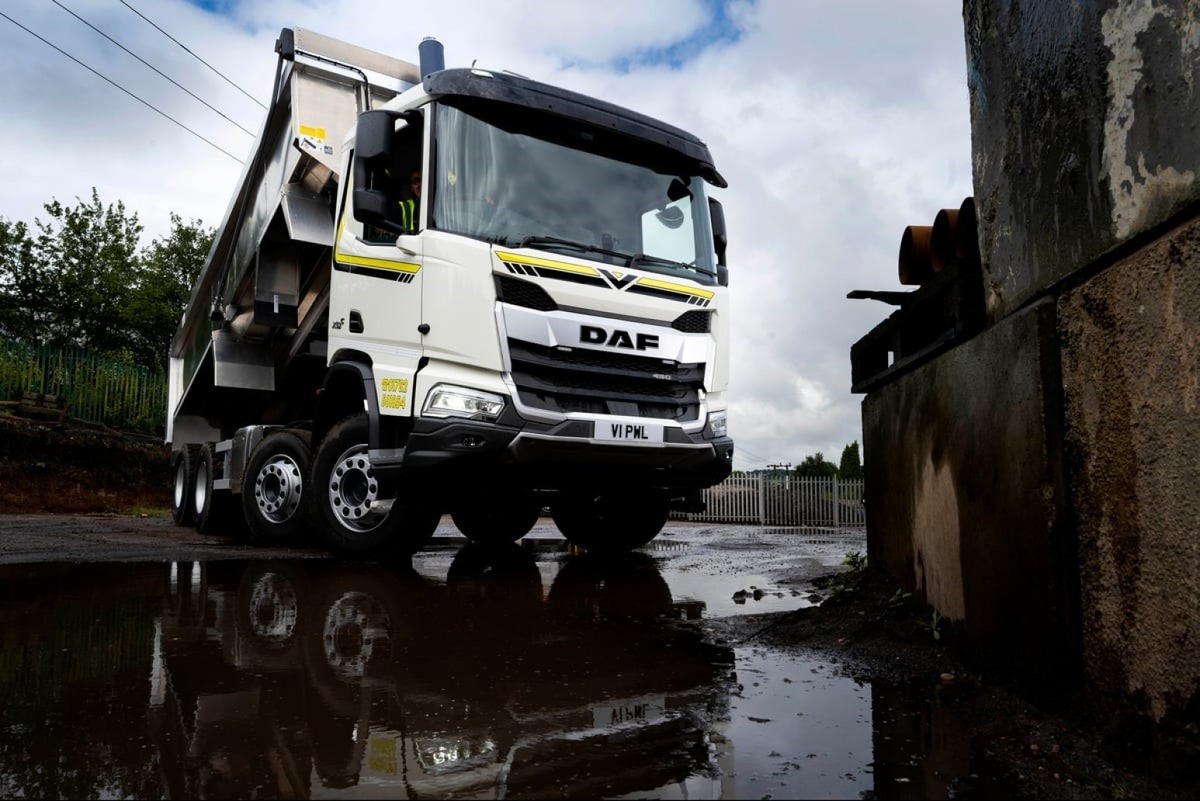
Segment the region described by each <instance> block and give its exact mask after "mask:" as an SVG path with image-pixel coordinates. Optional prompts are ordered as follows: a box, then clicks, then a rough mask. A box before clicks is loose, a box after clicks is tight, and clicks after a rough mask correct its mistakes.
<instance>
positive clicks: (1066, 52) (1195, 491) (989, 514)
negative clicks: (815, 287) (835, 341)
mask: <svg viewBox="0 0 1200 801" xmlns="http://www.w3.org/2000/svg"><path fill="white" fill-rule="evenodd" d="M963 16H964V27H965V34H966V44H967V65H968V83H969V87H970V97H971V123H972V140H973V141H972V150H973V158H974V179H975V202H976V206H977V209H978V226H979V243H980V251H981V256H982V266H983V270H984V281H985V295H986V308H987V317H988V326H989V327H987V328H985V330H984V331H983V333H981V334H979V335H978V336H976V337H975V338H973V339H971V340H969V341H967V342H965V343H962V344H959V345H957V346H956V347H954V348H953V349H951V350H949V351H947V352H945V353H943V354H941V355H939V356H937V357H935V358H934V359H933V360H931V361H930V362H928V363H926V364H924V365H922V366H920V367H919V368H918V369H916V370H915V371H913V372H911V373H909V374H907V375H904V376H902V377H900V378H898V379H896V380H894V381H893V382H891V383H889V384H887V385H885V386H882V387H880V388H878V389H875V390H873V391H872V392H871V393H870V394H869V395H868V396H867V397H866V398H865V399H864V401H863V447H864V455H865V463H866V471H867V490H866V491H867V512H868V557H869V559H870V560H871V561H872V562H873V563H876V564H882V565H883V566H885V567H886V568H887V569H888V570H889V571H890V572H892V573H893V574H894V575H896V576H897V577H898V578H900V579H901V581H902V582H904V583H905V584H906V585H907V586H908V587H909V588H910V589H913V590H914V591H915V592H917V593H918V597H920V598H922V599H924V600H927V601H928V602H930V603H931V604H933V605H934V606H935V607H936V608H937V609H939V610H940V611H941V612H942V614H944V615H946V616H948V617H951V618H953V619H956V620H961V621H962V624H961V625H962V629H963V631H964V632H965V634H966V635H967V639H968V642H969V643H971V644H972V645H973V646H974V647H975V649H976V652H977V653H978V654H979V655H982V656H983V657H984V658H986V659H987V660H988V662H989V663H990V664H991V665H992V666H993V667H1000V668H1004V669H1007V670H1008V671H1010V672H1012V673H1013V674H1014V675H1015V676H1016V677H1017V678H1019V679H1021V680H1022V681H1023V683H1025V684H1027V685H1029V684H1037V683H1039V682H1040V681H1041V680H1042V679H1043V678H1050V679H1051V685H1053V684H1056V683H1057V684H1061V685H1064V689H1068V688H1069V689H1080V688H1081V689H1083V690H1084V691H1085V693H1086V694H1087V695H1088V696H1089V697H1090V699H1091V701H1092V702H1093V709H1094V710H1095V711H1097V712H1098V713H1099V714H1101V715H1103V714H1107V713H1109V712H1112V713H1124V712H1134V713H1138V714H1142V715H1146V716H1148V717H1149V718H1152V719H1155V720H1161V719H1163V718H1164V717H1165V716H1168V715H1169V714H1170V713H1172V712H1173V711H1179V710H1183V709H1185V708H1187V707H1188V706H1189V705H1191V706H1192V708H1193V709H1194V708H1195V705H1196V704H1197V703H1200V180H1198V178H1197V176H1198V174H1200V2H1183V0H1094V2H1074V3H1060V2H1052V1H1051V0H1041V1H1034V0H1025V1H1024V2H1022V1H1021V0H966V2H965V4H964V10H963ZM1066 696H1067V694H1065V693H1064V695H1063V697H1064V699H1065V697H1066Z"/></svg>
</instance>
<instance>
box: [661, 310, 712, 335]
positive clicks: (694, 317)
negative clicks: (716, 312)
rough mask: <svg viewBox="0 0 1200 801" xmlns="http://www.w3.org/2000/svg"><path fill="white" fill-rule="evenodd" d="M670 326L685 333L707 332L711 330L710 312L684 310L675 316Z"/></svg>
mask: <svg viewBox="0 0 1200 801" xmlns="http://www.w3.org/2000/svg"><path fill="white" fill-rule="evenodd" d="M671 327H672V328H674V329H675V330H676V331H682V332H683V333H685V334H707V333H709V332H710V331H712V312H710V311H690V312H684V313H683V314H681V315H679V316H678V317H676V318H675V321H674V322H673V323H671Z"/></svg>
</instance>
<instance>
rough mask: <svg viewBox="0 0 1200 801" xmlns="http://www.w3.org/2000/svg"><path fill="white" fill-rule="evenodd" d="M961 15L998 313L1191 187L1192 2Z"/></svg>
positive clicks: (1197, 46)
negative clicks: (963, 25)
mask: <svg viewBox="0 0 1200 801" xmlns="http://www.w3.org/2000/svg"><path fill="white" fill-rule="evenodd" d="M964 23H965V32H966V41H967V78H968V85H969V89H970V99H971V129H972V152H973V168H974V181H975V202H976V207H977V209H978V218H979V227H980V250H981V253H982V255H983V264H984V280H985V284H986V287H987V295H986V301H987V308H988V313H989V315H990V317H991V319H992V320H997V319H1000V318H1001V317H1003V316H1004V315H1005V314H1007V313H1008V312H1010V311H1011V310H1012V309H1014V308H1016V307H1017V306H1019V305H1020V304H1021V303H1022V302H1024V301H1025V300H1027V299H1028V298H1030V297H1031V296H1032V295H1034V294H1035V293H1037V292H1039V291H1040V290H1043V289H1045V288H1046V287H1048V286H1050V285H1051V284H1053V283H1054V282H1056V281H1058V280H1060V279H1062V278H1064V277H1066V276H1068V275H1070V274H1072V273H1074V272H1075V271H1077V270H1078V269H1079V268H1081V267H1083V266H1085V265H1087V264H1088V263H1090V262H1092V261H1093V260H1095V259H1096V258H1098V257H1099V256H1101V255H1102V254H1104V253H1106V252H1107V251H1109V250H1111V249H1112V247H1113V246H1114V245H1116V244H1119V243H1121V242H1124V241H1126V240H1128V239H1129V238H1131V237H1133V236H1135V235H1136V234H1138V233H1141V232H1143V231H1145V230H1146V229H1147V228H1149V227H1152V226H1154V225H1156V224H1158V223H1160V222H1162V221H1163V220H1164V219H1166V218H1168V217H1169V216H1171V215H1172V214H1174V213H1175V212H1177V211H1179V210H1180V209H1182V208H1184V207H1185V206H1187V205H1188V204H1189V203H1191V202H1192V201H1194V200H1196V199H1197V198H1200V182H1198V181H1197V179H1196V176H1197V173H1198V172H1200V147H1197V136H1198V135H1200V131H1198V129H1197V128H1196V123H1197V121H1200V85H1196V81H1197V75H1200V4H1196V3H1191V2H1183V0H1168V1H1167V2H1151V0H1095V1H1094V2H1085V3H1066V2H1051V1H1050V0H1042V1H1041V2H1030V1H1027V2H1020V1H1019V0H1010V2H996V1H995V0H967V2H966V4H965V8H964Z"/></svg>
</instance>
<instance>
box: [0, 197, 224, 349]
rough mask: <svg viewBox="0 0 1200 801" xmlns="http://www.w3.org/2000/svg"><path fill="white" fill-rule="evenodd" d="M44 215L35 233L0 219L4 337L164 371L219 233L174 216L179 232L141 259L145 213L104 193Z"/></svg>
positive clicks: (53, 205)
mask: <svg viewBox="0 0 1200 801" xmlns="http://www.w3.org/2000/svg"><path fill="white" fill-rule="evenodd" d="M44 208H45V210H46V213H47V215H48V218H47V219H46V220H45V221H43V220H42V219H40V218H39V219H37V220H35V221H34V229H35V230H33V231H31V230H30V228H29V227H28V226H27V225H26V224H25V223H23V222H9V221H7V220H0V336H5V337H9V338H14V339H19V340H23V341H25V342H30V343H35V342H36V343H46V344H48V345H51V346H54V347H67V346H78V347H84V348H89V349H92V350H97V351H103V352H105V353H110V354H116V355H118V356H120V355H123V356H124V358H125V359H127V360H128V361H130V362H134V363H137V364H142V365H145V366H158V367H162V366H165V364H166V349H167V346H168V345H169V343H170V339H171V337H172V336H173V334H174V331H175V326H176V324H177V323H178V321H179V315H180V314H181V313H182V311H183V309H184V306H185V305H186V304H187V300H188V297H189V295H190V287H191V284H192V282H193V281H194V280H195V277H196V275H197V274H198V273H199V270H200V267H201V266H202V265H203V263H204V258H205V256H206V255H207V253H208V248H209V245H210V244H211V242H212V236H213V231H212V230H211V229H206V228H205V227H204V226H203V225H202V224H201V223H200V222H199V221H198V220H193V221H192V222H191V223H187V224H185V223H183V222H182V221H181V220H180V218H179V217H178V216H176V215H171V232H170V233H169V234H168V235H167V236H165V237H161V238H159V239H155V240H154V242H152V243H151V245H150V246H149V247H148V248H146V249H144V250H142V251H139V250H138V239H139V237H140V236H141V233H142V226H141V223H139V222H138V218H137V215H136V214H133V213H130V212H128V211H126V209H125V205H124V204H123V203H121V202H118V203H116V204H115V205H114V204H109V205H105V204H104V203H102V202H101V200H100V197H99V195H98V193H97V192H96V190H95V189H93V190H92V197H91V199H90V200H89V201H83V200H79V199H76V203H75V205H73V206H68V205H64V204H62V203H60V202H59V201H57V200H52V201H50V202H49V203H47V204H45V206H44Z"/></svg>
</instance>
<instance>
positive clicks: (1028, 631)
mask: <svg viewBox="0 0 1200 801" xmlns="http://www.w3.org/2000/svg"><path fill="white" fill-rule="evenodd" d="M1060 386H1061V381H1060V377H1059V366H1058V348H1057V336H1056V317H1055V306H1054V303H1053V302H1052V301H1043V302H1040V303H1038V304H1036V305H1034V306H1033V307H1031V308H1028V309H1026V310H1024V311H1022V312H1021V313H1019V314H1015V315H1013V316H1011V317H1009V318H1007V319H1005V320H1004V321H1002V322H1001V323H1000V324H998V325H996V326H994V327H993V328H991V329H989V330H987V331H986V332H984V333H983V334H981V335H980V336H978V337H975V338H974V339H972V340H970V341H969V342H967V343H965V344H963V345H962V346H960V347H958V348H955V349H954V350H951V351H949V352H947V353H946V354H944V355H942V356H940V357H938V358H937V359H934V360H933V361H931V362H928V363H926V364H924V365H922V366H920V367H918V368H917V369H916V370H914V371H913V372H911V373H909V374H907V375H904V376H902V377H900V378H899V379H897V380H896V381H894V382H892V383H890V384H888V385H886V386H884V387H883V388H881V389H879V390H877V391H875V392H872V393H871V394H870V395H868V396H867V398H866V399H865V400H864V401H863V445H864V453H865V455H866V460H865V462H866V471H867V476H866V492H867V510H868V520H867V549H868V558H869V559H870V560H871V562H872V563H873V564H877V565H882V566H883V567H884V568H885V569H886V570H887V571H888V572H889V573H891V574H892V575H893V576H895V577H897V578H898V579H899V580H900V581H901V582H902V583H903V584H904V585H905V586H906V587H907V588H908V589H909V590H910V591H912V592H914V593H915V594H916V595H917V597H919V598H921V599H922V600H924V601H926V602H928V603H930V604H931V605H933V606H934V608H936V609H937V610H938V611H939V612H940V613H941V614H942V615H943V616H945V617H946V618H947V619H949V620H951V621H953V622H955V623H957V624H959V626H960V627H961V629H962V631H963V633H964V634H965V636H966V643H967V645H968V647H969V649H970V650H971V651H972V652H974V654H975V655H976V656H977V657H978V658H979V659H980V660H981V662H983V663H986V664H987V665H988V666H989V667H999V668H1001V669H1003V670H1004V671H1005V672H1007V673H1008V674H1010V676H1011V677H1012V678H1014V679H1015V680H1016V681H1017V682H1018V683H1020V684H1022V685H1024V686H1025V687H1027V688H1028V689H1029V690H1030V692H1031V693H1033V694H1037V695H1039V696H1041V697H1047V696H1048V695H1049V694H1050V693H1053V692H1054V690H1055V689H1056V688H1058V687H1061V686H1064V685H1069V684H1071V683H1073V682H1075V681H1077V679H1078V653H1079V637H1078V631H1079V629H1078V619H1077V607H1076V601H1075V599H1076V598H1077V594H1076V591H1075V587H1074V584H1073V575H1074V563H1075V551H1074V540H1073V537H1072V535H1071V532H1070V529H1069V527H1066V526H1065V525H1064V522H1065V521H1064V518H1063V498H1064V494H1063V487H1062V477H1061V472H1060V470H1059V465H1060V460H1059V459H1058V454H1059V453H1060V452H1061V448H1062V439H1061V430H1062V429H1061V408H1062V407H1061V398H1060V395H1059V387H1060Z"/></svg>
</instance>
